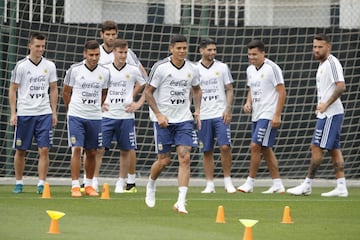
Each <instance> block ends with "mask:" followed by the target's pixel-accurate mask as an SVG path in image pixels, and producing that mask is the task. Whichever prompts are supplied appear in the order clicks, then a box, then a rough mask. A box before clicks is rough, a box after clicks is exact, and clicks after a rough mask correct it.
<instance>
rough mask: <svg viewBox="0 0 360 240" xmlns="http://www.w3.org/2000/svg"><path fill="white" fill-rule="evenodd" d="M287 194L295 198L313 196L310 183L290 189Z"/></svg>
mask: <svg viewBox="0 0 360 240" xmlns="http://www.w3.org/2000/svg"><path fill="white" fill-rule="evenodd" d="M287 193H290V194H292V195H295V196H301V195H304V196H309V195H310V194H311V185H310V184H308V183H302V184H300V185H299V186H297V187H293V188H289V189H288V190H287Z"/></svg>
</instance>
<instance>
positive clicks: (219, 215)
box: [216, 206, 225, 223]
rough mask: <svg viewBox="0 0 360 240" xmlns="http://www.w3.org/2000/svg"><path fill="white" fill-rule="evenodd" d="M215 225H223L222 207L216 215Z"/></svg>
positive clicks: (223, 214)
mask: <svg viewBox="0 0 360 240" xmlns="http://www.w3.org/2000/svg"><path fill="white" fill-rule="evenodd" d="M216 223H225V213H224V207H223V206H219V207H218V210H217V214H216Z"/></svg>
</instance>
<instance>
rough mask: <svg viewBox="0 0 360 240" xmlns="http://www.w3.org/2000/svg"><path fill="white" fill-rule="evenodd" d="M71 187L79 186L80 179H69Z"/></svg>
mask: <svg viewBox="0 0 360 240" xmlns="http://www.w3.org/2000/svg"><path fill="white" fill-rule="evenodd" d="M71 187H73V188H74V187H80V181H79V180H72V181H71Z"/></svg>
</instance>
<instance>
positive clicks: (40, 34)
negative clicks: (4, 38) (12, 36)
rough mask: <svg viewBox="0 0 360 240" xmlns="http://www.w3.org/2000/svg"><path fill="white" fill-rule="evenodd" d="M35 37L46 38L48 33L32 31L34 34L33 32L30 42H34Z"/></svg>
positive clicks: (38, 38)
mask: <svg viewBox="0 0 360 240" xmlns="http://www.w3.org/2000/svg"><path fill="white" fill-rule="evenodd" d="M34 39H37V40H46V35H45V34H43V33H39V32H35V33H32V34H31V36H30V39H29V42H32V41H33V40H34Z"/></svg>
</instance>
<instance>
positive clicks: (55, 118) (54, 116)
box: [52, 113, 58, 127]
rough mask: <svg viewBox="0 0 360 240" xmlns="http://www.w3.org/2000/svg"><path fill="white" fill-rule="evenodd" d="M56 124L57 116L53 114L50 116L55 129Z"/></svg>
mask: <svg viewBox="0 0 360 240" xmlns="http://www.w3.org/2000/svg"><path fill="white" fill-rule="evenodd" d="M57 122H58V118H57V115H56V113H55V114H53V115H52V126H53V127H56V125H57Z"/></svg>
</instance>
